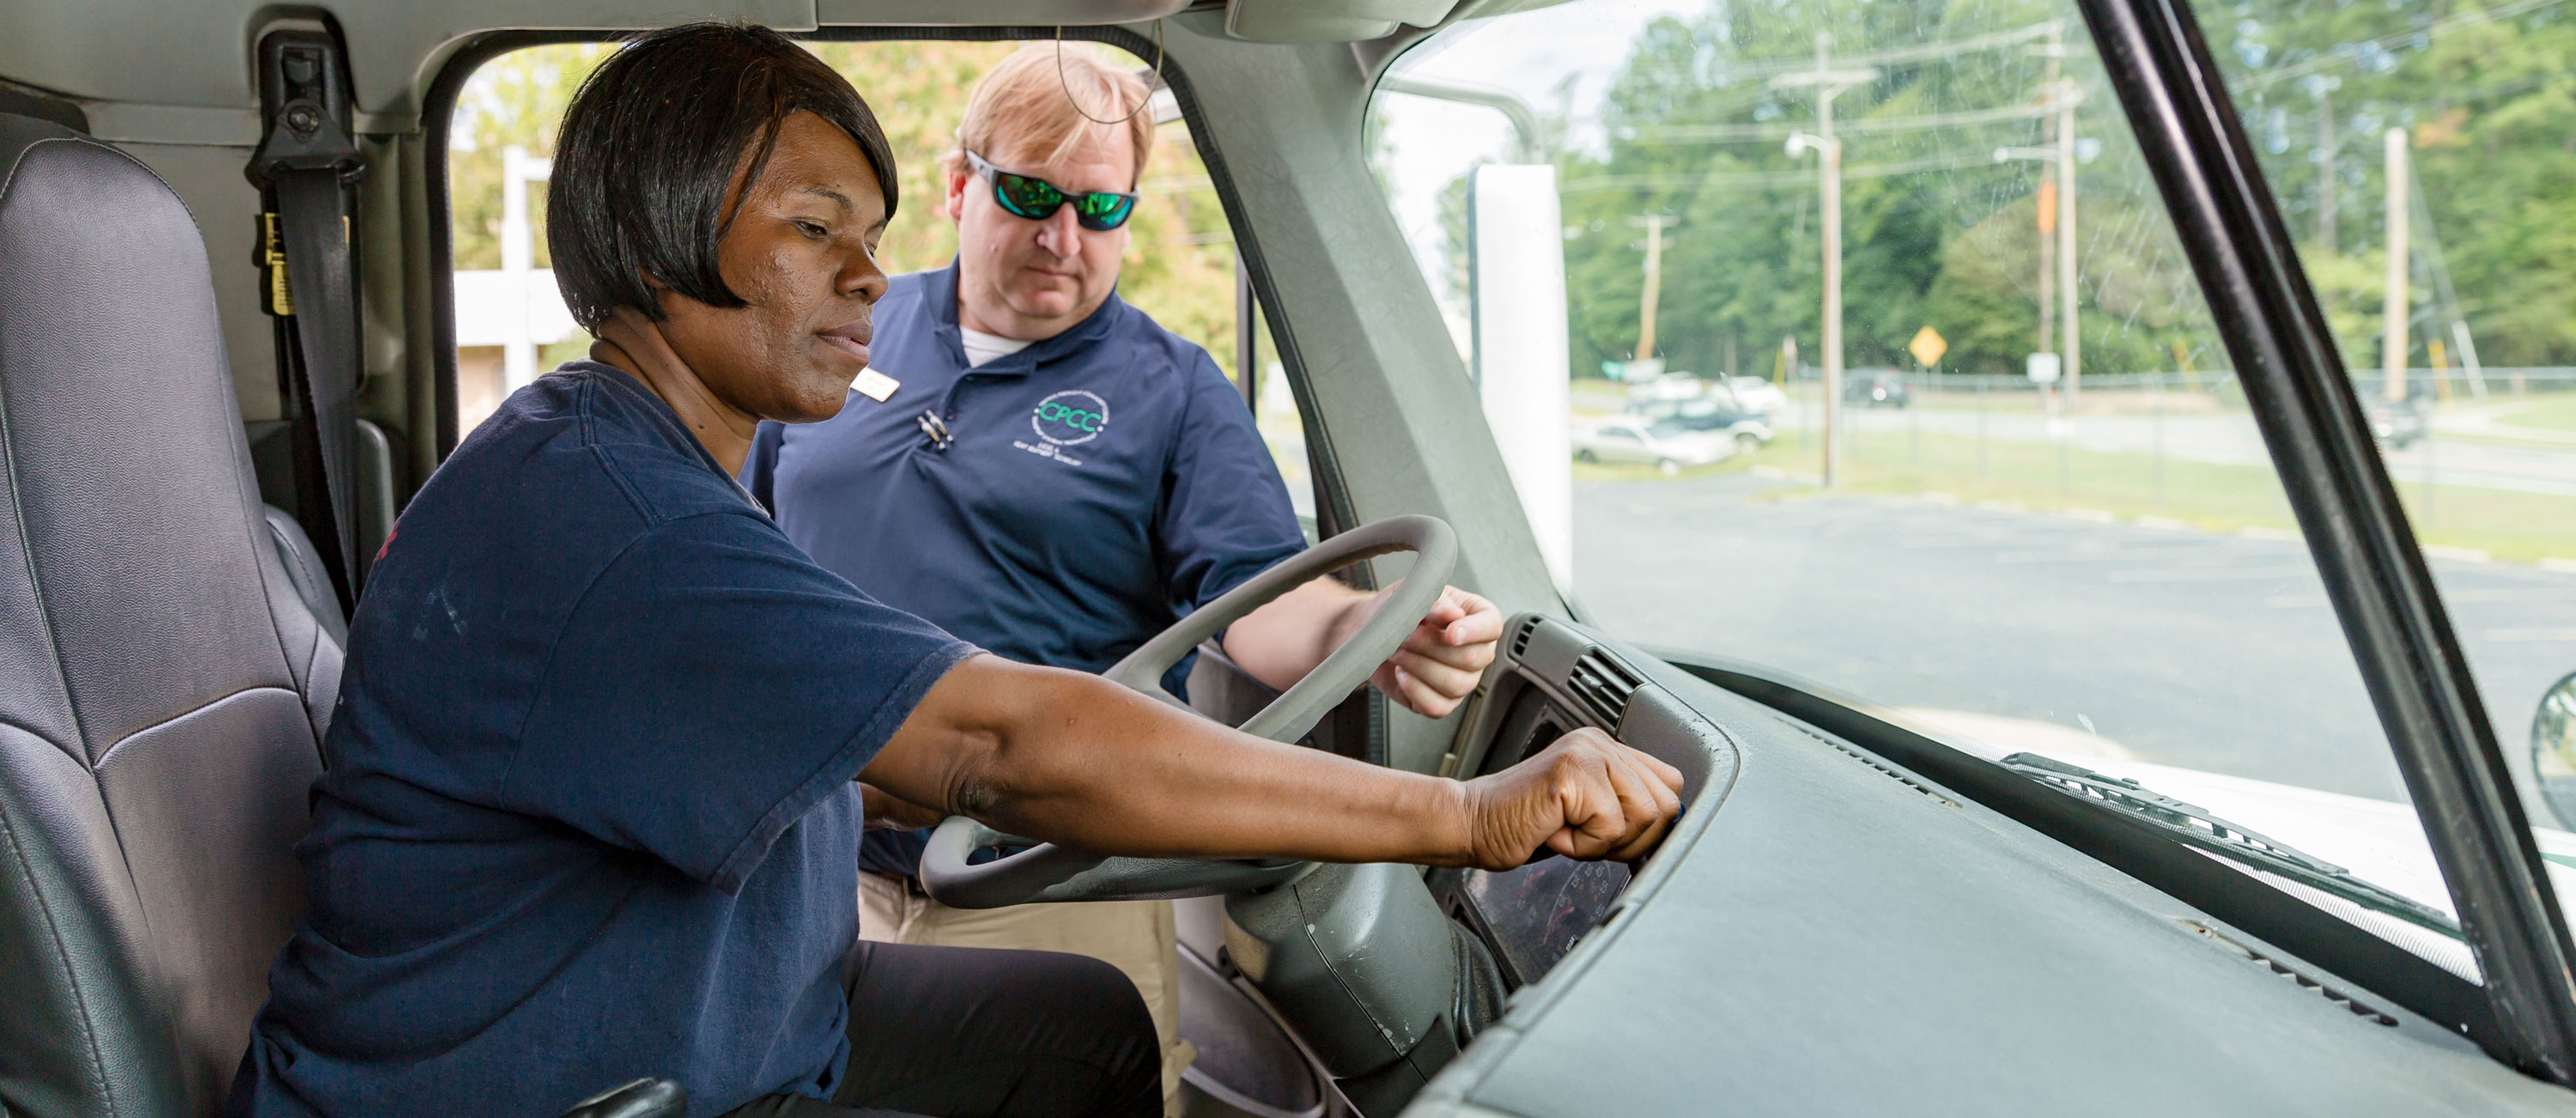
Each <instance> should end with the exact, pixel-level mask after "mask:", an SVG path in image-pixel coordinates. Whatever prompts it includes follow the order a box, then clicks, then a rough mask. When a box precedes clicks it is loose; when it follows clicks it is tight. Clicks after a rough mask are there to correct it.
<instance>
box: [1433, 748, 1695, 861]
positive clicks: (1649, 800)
mask: <svg viewBox="0 0 2576 1118" xmlns="http://www.w3.org/2000/svg"><path fill="white" fill-rule="evenodd" d="M1681 790H1682V773H1681V770H1680V769H1676V768H1674V767H1672V766H1671V765H1667V764H1665V763H1664V762H1662V761H1659V760H1656V759H1655V758H1653V757H1651V756H1648V755H1647V754H1644V753H1641V752H1638V751H1637V750H1635V749H1631V748H1629V747H1627V746H1625V745H1621V744H1619V742H1618V740H1617V739H1614V738H1612V737H1611V736H1610V735H1608V734H1605V733H1602V732H1601V731H1599V730H1595V729H1590V728H1586V729H1581V730H1576V731H1574V732H1573V733H1570V734H1567V735H1565V736H1564V737H1561V738H1558V739H1556V741H1555V743H1554V744H1552V745H1549V746H1548V747H1547V748H1546V749H1543V750H1540V751H1539V752H1538V753H1537V754H1536V755H1534V756H1532V757H1529V758H1528V759H1526V760H1523V761H1522V762H1521V763H1519V764H1517V765H1513V766H1512V767H1510V768H1508V769H1505V770H1503V771H1501V772H1498V773H1494V774H1491V775H1489V776H1481V777H1477V778H1476V779H1474V780H1471V781H1468V782H1467V784H1466V792H1467V818H1468V826H1469V835H1468V842H1469V851H1470V853H1469V858H1468V861H1469V864H1471V865H1474V866H1476V867H1478V868H1481V869H1488V870H1507V869H1511V868H1513V867H1515V866H1518V865H1520V864H1522V863H1524V862H1527V861H1530V860H1532V859H1533V858H1538V857H1544V856H1545V855H1546V854H1547V853H1556V854H1562V855H1565V856H1566V857H1568V858H1577V859H1584V860H1592V859H1599V858H1616V859H1618V860H1619V861H1622V862H1637V861H1642V860H1643V859H1644V858H1645V857H1646V855H1648V854H1651V853H1653V852H1654V850H1655V845H1656V844H1657V843H1659V842H1662V841H1663V837H1664V832H1665V831H1667V830H1670V829H1671V827H1672V822H1673V819H1674V818H1675V817H1676V816H1678V815H1680V814H1681V806H1682V801H1681Z"/></svg>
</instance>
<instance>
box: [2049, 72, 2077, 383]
mask: <svg viewBox="0 0 2576 1118" xmlns="http://www.w3.org/2000/svg"><path fill="white" fill-rule="evenodd" d="M2063 26H2064V25H2063V24H2053V25H2051V26H2050V27H2049V31H2048V51H2049V54H2050V56H2051V57H2050V58H2049V60H2048V67H2049V71H2050V72H2051V73H2055V72H2056V70H2057V63H2058V60H2059V59H2060V58H2063V57H2064V56H2065V54H2066V47H2065V44H2064V43H2062V42H2061V41H2060V40H2059V32H2060V29H2061V28H2062V27H2063ZM2049 96H2051V97H2053V98H2056V100H2057V297H2058V298H2059V299H2062V300H2064V301H2065V303H2066V337H2065V339H2064V340H2063V341H2061V342H2060V343H2059V344H2060V345H2062V346H2063V347H2064V348H2063V349H2061V350H2060V351H2059V352H2060V353H2061V354H2062V355H2063V359H2064V361H2065V370H2066V415H2067V417H2068V418H2069V419H2072V418H2073V417H2074V415H2075V404H2076V399H2077V396H2078V394H2079V393H2081V392H2082V391H2083V388H2084V332H2083V330H2082V329H2081V328H2080V322H2081V320H2080V319H2078V318H2077V317H2076V305H2077V295H2078V294H2080V293H2079V292H2078V291H2077V290H2076V287H2075V103H2076V102H2077V101H2079V100H2082V99H2083V95H2082V94H2081V93H2080V92H2078V91H2077V90H2076V88H2075V83H2074V82H2071V81H2068V80H2066V79H2064V78H2057V79H2055V80H2054V81H2052V83H2051V86H2050V92H2049Z"/></svg>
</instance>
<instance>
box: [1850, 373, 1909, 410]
mask: <svg viewBox="0 0 2576 1118" xmlns="http://www.w3.org/2000/svg"><path fill="white" fill-rule="evenodd" d="M1843 399H1845V400H1849V401H1852V402H1854V403H1857V404H1860V405H1862V406H1864V407H1873V408H1875V407H1881V406H1885V407H1891V408H1901V407H1904V406H1905V405H1907V404H1910V403H1913V402H1914V394H1913V393H1912V392H1910V391H1908V390H1907V389H1906V387H1905V374H1903V373H1900V372H1897V371H1896V370H1894V369H1853V370H1851V371H1850V372H1847V373H1844V374H1843Z"/></svg>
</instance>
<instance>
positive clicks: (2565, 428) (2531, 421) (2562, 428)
mask: <svg viewBox="0 0 2576 1118" xmlns="http://www.w3.org/2000/svg"><path fill="white" fill-rule="evenodd" d="M2495 422H2496V423H2497V424H2498V425H2500V426H2512V427H2530V428H2534V429H2537V430H2541V431H2550V432H2555V433H2559V434H2571V435H2576V395H2571V396H2566V397H2564V398H2561V399H2554V400H2542V401H2538V402H2535V403H2531V404H2525V405H2523V406H2521V407H2518V408H2515V409H2513V410H2511V411H2507V412H2500V413H2498V414H2497V415H2496V417H2495Z"/></svg>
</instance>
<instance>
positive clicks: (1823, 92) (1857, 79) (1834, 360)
mask: <svg viewBox="0 0 2576 1118" xmlns="http://www.w3.org/2000/svg"><path fill="white" fill-rule="evenodd" d="M1832 50H1833V35H1832V34H1831V33H1830V32H1825V31H1819V32H1816V68H1815V69H1814V70H1812V71H1806V72H1792V73H1787V74H1782V75H1780V76H1778V77H1775V78H1773V79H1771V85H1772V87H1773V88H1775V89H1785V88H1813V89H1814V90H1815V91H1816V134H1815V135H1812V136H1810V135H1808V134H1806V133H1804V132H1800V133H1797V134H1795V135H1792V136H1790V137H1789V154H1790V155H1792V156H1795V155H1797V154H1798V153H1799V152H1802V151H1809V150H1812V151H1814V152H1815V153H1816V154H1817V156H1818V158H1817V161H1816V176H1817V186H1816V189H1817V192H1818V193H1819V194H1821V195H1822V197H1823V200H1822V202H1821V203H1820V204H1819V205H1818V207H1817V208H1818V209H1819V210H1821V211H1822V216H1823V218H1824V233H1825V236H1824V242H1825V244H1824V256H1825V307H1824V311H1825V314H1824V318H1825V321H1824V335H1825V338H1824V352H1823V353H1822V354H1820V355H1818V356H1819V358H1820V359H1821V360H1822V362H1823V364H1824V367H1825V384H1824V389H1825V471H1824V472H1825V487H1826V488H1828V489H1830V488H1832V487H1833V486H1834V485H1835V484H1836V483H1837V482H1838V481H1839V480H1840V475H1841V467H1842V438H1841V431H1840V430H1839V429H1838V426H1837V425H1838V423H1839V422H1840V420H1841V418H1842V392H1843V149H1842V144H1841V143H1840V142H1839V141H1837V140H1835V139H1834V98H1835V97H1836V96H1839V95H1840V94H1841V93H1842V92H1843V91H1844V90H1847V89H1850V88H1851V87H1853V86H1855V85H1859V84H1861V83H1863V82H1869V81H1875V80H1877V78H1878V71H1877V70H1876V69H1874V68H1870V67H1861V68H1858V69H1852V70H1836V69H1834V68H1833V57H1832Z"/></svg>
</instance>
